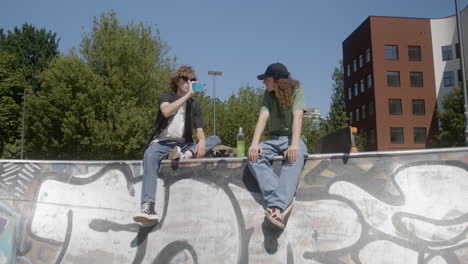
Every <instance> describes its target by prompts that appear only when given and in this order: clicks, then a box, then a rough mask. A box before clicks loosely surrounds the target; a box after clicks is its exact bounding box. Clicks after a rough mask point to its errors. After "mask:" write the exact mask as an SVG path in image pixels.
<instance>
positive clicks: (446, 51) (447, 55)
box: [442, 45, 453, 61]
mask: <svg viewBox="0 0 468 264" xmlns="http://www.w3.org/2000/svg"><path fill="white" fill-rule="evenodd" d="M452 58H453V57H452V46H451V45H447V46H442V60H443V61H448V60H451V59H452Z"/></svg>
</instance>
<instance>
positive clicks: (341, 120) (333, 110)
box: [321, 60, 349, 134]
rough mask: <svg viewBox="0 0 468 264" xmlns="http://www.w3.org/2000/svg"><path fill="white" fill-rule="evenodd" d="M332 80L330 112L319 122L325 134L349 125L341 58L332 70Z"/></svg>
mask: <svg viewBox="0 0 468 264" xmlns="http://www.w3.org/2000/svg"><path fill="white" fill-rule="evenodd" d="M332 80H333V92H332V95H331V103H330V112H328V115H327V117H326V119H325V120H323V122H322V124H321V125H322V129H323V130H324V131H325V133H326V134H329V133H332V132H334V131H336V130H339V129H341V128H344V127H347V126H349V118H348V117H347V116H346V102H345V97H344V73H343V60H340V61H339V65H338V66H337V67H335V69H334V70H333V75H332Z"/></svg>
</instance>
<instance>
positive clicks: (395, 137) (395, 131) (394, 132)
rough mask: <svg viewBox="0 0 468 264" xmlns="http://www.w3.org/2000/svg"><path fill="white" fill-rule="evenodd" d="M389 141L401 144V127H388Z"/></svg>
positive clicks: (402, 141) (403, 140) (402, 138)
mask: <svg viewBox="0 0 468 264" xmlns="http://www.w3.org/2000/svg"><path fill="white" fill-rule="evenodd" d="M390 142H391V143H392V144H403V143H404V142H405V139H404V137H403V128H402V127H391V128H390Z"/></svg>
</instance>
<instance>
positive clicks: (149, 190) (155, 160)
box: [141, 136, 221, 203]
mask: <svg viewBox="0 0 468 264" xmlns="http://www.w3.org/2000/svg"><path fill="white" fill-rule="evenodd" d="M219 144H221V139H219V137H218V136H209V137H207V138H206V143H205V146H206V152H208V151H210V150H211V149H212V148H214V147H215V146H217V145H219ZM176 146H179V147H180V148H181V150H182V152H185V151H187V150H192V151H193V152H195V150H196V147H197V145H196V144H195V143H194V142H191V143H180V142H177V141H175V140H165V141H160V142H157V143H153V144H150V145H149V146H148V148H146V150H145V154H144V156H143V186H142V190H141V203H143V202H144V201H153V202H154V201H155V197H156V187H157V183H158V170H159V165H160V164H161V160H162V159H164V158H166V157H167V154H168V153H169V152H171V150H172V149H174V147H176Z"/></svg>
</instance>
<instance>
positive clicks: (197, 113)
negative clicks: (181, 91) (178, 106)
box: [148, 91, 204, 144]
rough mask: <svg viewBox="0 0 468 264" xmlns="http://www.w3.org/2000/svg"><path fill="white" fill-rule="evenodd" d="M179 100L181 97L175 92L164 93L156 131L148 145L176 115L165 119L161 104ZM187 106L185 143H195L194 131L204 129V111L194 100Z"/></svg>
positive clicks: (159, 106)
mask: <svg viewBox="0 0 468 264" xmlns="http://www.w3.org/2000/svg"><path fill="white" fill-rule="evenodd" d="M179 98H180V96H178V95H177V93H175V92H173V91H164V92H163V93H162V94H161V96H160V97H159V105H158V113H157V114H156V122H155V129H154V131H153V133H152V135H151V137H150V139H149V141H148V144H149V143H150V142H151V141H153V140H154V139H156V138H157V137H158V136H159V134H160V133H161V132H162V131H163V130H164V129H165V128H166V127H167V126H168V125H169V122H170V121H171V120H172V118H173V117H174V115H171V116H170V117H168V118H166V117H164V115H163V114H162V112H161V104H162V103H164V102H168V103H172V102H174V101H176V100H177V99H179ZM186 104H187V106H186V109H185V129H184V139H185V142H193V138H192V129H193V128H195V129H197V128H203V127H204V123H203V115H202V109H201V106H200V104H199V103H198V101H197V100H195V99H193V98H190V99H189V100H188V101H187V103H186Z"/></svg>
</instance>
